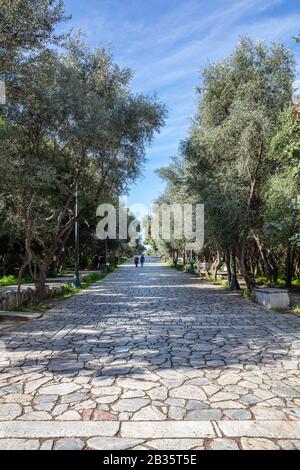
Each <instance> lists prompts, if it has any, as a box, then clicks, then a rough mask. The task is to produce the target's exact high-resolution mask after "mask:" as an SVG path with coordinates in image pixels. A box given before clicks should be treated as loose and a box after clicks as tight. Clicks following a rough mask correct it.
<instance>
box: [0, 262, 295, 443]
mask: <svg viewBox="0 0 300 470" xmlns="http://www.w3.org/2000/svg"><path fill="white" fill-rule="evenodd" d="M0 339H1V340H2V341H3V342H4V345H5V348H6V355H4V354H2V356H1V357H2V359H3V360H2V366H1V365H0V368H1V367H2V369H0V370H1V374H0V420H1V422H0V449H8V448H12V449H16V448H22V449H38V448H41V449H84V448H88V449H89V448H90V449H164V450H165V449H177V450H183V449H295V448H297V449H299V448H300V381H299V355H300V319H299V318H296V317H295V316H292V315H281V314H279V313H276V312H273V311H267V310H266V309H264V308H262V307H261V306H258V305H257V304H255V303H253V302H251V301H246V300H244V299H242V298H237V297H236V296H232V295H231V294H230V293H226V292H225V291H223V290H220V289H219V288H217V287H215V286H212V285H208V284H203V283H202V282H199V280H198V279H196V278H195V277H193V276H191V275H189V274H184V273H180V272H178V271H175V270H173V269H171V268H167V267H164V266H163V265H162V263H161V262H160V261H159V260H158V259H155V258H151V259H150V258H148V259H147V260H146V264H145V266H144V268H141V267H138V268H136V267H135V266H134V264H133V261H130V262H128V263H126V264H125V265H123V266H121V267H120V268H119V269H118V270H117V271H116V272H114V273H112V274H110V275H109V276H108V277H106V278H105V279H104V280H102V281H100V282H98V283H97V284H94V285H93V286H92V287H90V288H89V289H87V290H86V291H84V292H83V293H81V294H80V295H78V296H75V297H72V298H70V299H69V300H67V301H65V302H63V303H60V304H58V306H57V307H56V308H55V309H53V310H51V311H50V312H48V313H47V314H45V315H44V316H43V317H42V318H41V319H39V320H34V321H30V322H26V323H23V324H20V325H18V324H16V326H15V327H13V329H11V330H9V331H7V332H5V331H4V332H3V334H2V335H1V337H0ZM0 359H1V358H0Z"/></svg>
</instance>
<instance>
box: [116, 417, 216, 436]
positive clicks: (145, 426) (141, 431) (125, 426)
mask: <svg viewBox="0 0 300 470" xmlns="http://www.w3.org/2000/svg"><path fill="white" fill-rule="evenodd" d="M120 434H121V436H122V437H133V438H138V437H140V438H145V439H154V438H179V437H183V438H185V437H188V438H190V437H191V438H196V437H199V438H205V437H215V431H214V428H213V426H212V423H211V422H209V421H200V422H195V421H163V422H142V423H139V422H136V423H133V422H123V423H121V431H120Z"/></svg>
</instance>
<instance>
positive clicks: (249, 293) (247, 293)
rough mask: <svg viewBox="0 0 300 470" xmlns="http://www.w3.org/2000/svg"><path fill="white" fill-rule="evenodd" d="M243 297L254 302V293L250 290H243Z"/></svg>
mask: <svg viewBox="0 0 300 470" xmlns="http://www.w3.org/2000/svg"><path fill="white" fill-rule="evenodd" d="M243 297H244V298H245V299H248V300H253V299H254V296H253V292H252V291H251V290H250V289H244V290H243Z"/></svg>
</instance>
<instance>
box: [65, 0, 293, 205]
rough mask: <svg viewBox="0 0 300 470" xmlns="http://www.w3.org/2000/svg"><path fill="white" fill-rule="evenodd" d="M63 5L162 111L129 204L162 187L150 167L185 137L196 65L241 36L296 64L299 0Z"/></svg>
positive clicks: (70, 0)
mask: <svg viewBox="0 0 300 470" xmlns="http://www.w3.org/2000/svg"><path fill="white" fill-rule="evenodd" d="M65 6H66V12H67V13H68V14H71V15H72V20H71V27H72V28H74V29H75V30H76V29H79V28H81V29H82V30H83V31H84V32H85V34H86V40H87V42H88V43H89V45H90V46H92V47H94V46H96V45H97V44H101V45H104V46H107V47H110V48H111V49H112V51H113V54H114V59H115V61H116V62H117V63H118V64H119V65H123V66H128V67H131V68H132V69H133V70H134V72H135V77H134V80H133V82H132V87H133V90H134V91H136V92H143V93H145V94H150V95H151V94H153V93H154V92H156V93H157V94H158V96H159V97H160V98H161V100H162V101H163V102H164V103H165V104H166V105H167V107H168V110H169V117H168V120H167V123H166V126H165V127H164V128H163V129H162V131H161V133H160V134H159V135H157V136H156V138H155V141H154V143H153V145H152V147H151V148H149V149H148V150H147V158H148V163H147V164H146V167H145V171H144V172H143V174H144V176H143V178H142V180H141V181H139V182H138V183H137V184H135V185H134V186H133V187H132V190H131V192H130V195H129V203H130V204H133V203H143V204H146V205H147V206H150V204H151V203H152V202H153V200H154V199H155V198H156V197H157V196H158V195H159V194H160V193H161V192H162V191H163V184H162V182H161V180H160V179H159V178H158V177H157V176H156V175H155V174H154V170H155V169H156V168H159V167H161V166H165V165H167V164H168V161H169V159H170V157H171V156H173V155H176V153H177V149H178V144H179V142H180V141H181V140H182V139H183V138H184V137H185V136H186V135H187V131H188V128H189V126H190V122H191V118H192V116H193V113H194V111H195V104H196V101H195V87H196V85H198V84H199V83H200V80H201V76H200V73H201V68H202V67H203V66H204V65H206V64H207V63H208V62H209V61H215V60H218V59H220V58H222V57H224V56H226V55H228V54H230V53H231V51H232V50H233V48H234V46H235V44H236V43H237V41H238V39H239V37H241V36H243V35H248V36H250V37H252V38H254V39H264V40H266V41H268V42H271V41H281V42H283V43H284V44H285V45H286V46H287V47H288V48H291V49H292V50H293V51H294V53H295V55H296V58H297V61H298V62H299V64H300V44H295V41H294V40H293V39H292V36H293V35H295V34H297V32H298V30H300V15H299V12H300V1H299V0H264V1H262V0H210V1H206V0H84V1H82V0H65ZM298 70H299V77H300V65H299V69H298ZM299 86H300V81H299Z"/></svg>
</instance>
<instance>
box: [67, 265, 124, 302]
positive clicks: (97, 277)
mask: <svg viewBox="0 0 300 470" xmlns="http://www.w3.org/2000/svg"><path fill="white" fill-rule="evenodd" d="M116 269H117V266H108V267H107V268H106V269H105V271H102V272H99V273H92V274H88V275H86V276H83V278H82V280H81V287H74V285H73V284H72V282H70V283H67V284H64V292H62V293H61V294H59V295H58V297H60V298H63V299H69V298H70V297H73V295H76V294H79V293H80V292H81V291H82V290H84V289H87V288H88V287H89V286H91V285H92V284H94V283H95V282H98V281H101V279H103V278H104V277H106V276H107V275H108V274H110V273H112V272H114V271H115V270H116Z"/></svg>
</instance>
